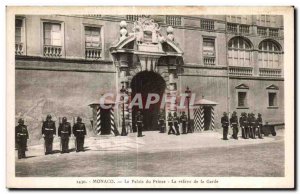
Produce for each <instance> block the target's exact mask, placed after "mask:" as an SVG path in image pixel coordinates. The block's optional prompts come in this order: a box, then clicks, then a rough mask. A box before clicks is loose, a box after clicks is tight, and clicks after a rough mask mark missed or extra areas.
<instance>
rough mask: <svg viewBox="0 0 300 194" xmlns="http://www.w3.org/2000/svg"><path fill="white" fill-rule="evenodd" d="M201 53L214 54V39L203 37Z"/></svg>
mask: <svg viewBox="0 0 300 194" xmlns="http://www.w3.org/2000/svg"><path fill="white" fill-rule="evenodd" d="M203 55H205V56H215V39H211V38H204V39H203Z"/></svg>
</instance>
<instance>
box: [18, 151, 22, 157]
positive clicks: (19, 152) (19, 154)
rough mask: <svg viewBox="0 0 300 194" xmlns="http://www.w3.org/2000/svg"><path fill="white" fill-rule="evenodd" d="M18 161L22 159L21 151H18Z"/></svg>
mask: <svg viewBox="0 0 300 194" xmlns="http://www.w3.org/2000/svg"><path fill="white" fill-rule="evenodd" d="M18 159H22V153H21V150H20V149H18Z"/></svg>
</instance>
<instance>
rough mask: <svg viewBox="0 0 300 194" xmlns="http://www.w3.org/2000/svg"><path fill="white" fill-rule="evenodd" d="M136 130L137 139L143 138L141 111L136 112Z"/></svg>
mask: <svg viewBox="0 0 300 194" xmlns="http://www.w3.org/2000/svg"><path fill="white" fill-rule="evenodd" d="M136 128H137V132H138V135H137V136H138V137H143V115H142V114H141V111H138V112H137V115H136Z"/></svg>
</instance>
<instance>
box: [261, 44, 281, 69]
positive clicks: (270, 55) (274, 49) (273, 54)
mask: <svg viewBox="0 0 300 194" xmlns="http://www.w3.org/2000/svg"><path fill="white" fill-rule="evenodd" d="M258 49H259V53H258V62H259V67H262V68H279V67H280V64H279V58H280V53H281V50H280V47H279V45H278V44H277V43H275V42H274V41H271V40H265V41H262V42H261V43H260V44H259V46H258Z"/></svg>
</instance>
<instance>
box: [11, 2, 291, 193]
mask: <svg viewBox="0 0 300 194" xmlns="http://www.w3.org/2000/svg"><path fill="white" fill-rule="evenodd" d="M31 8H32V9H33V11H31V10H30V7H27V8H25V7H23V8H22V7H8V8H7V25H8V27H7V32H8V33H7V34H8V36H9V38H10V39H9V40H11V41H9V43H8V44H7V45H8V47H7V50H8V51H9V56H10V58H9V59H11V60H8V63H7V66H9V67H7V69H8V72H7V77H9V78H8V82H7V84H8V85H7V87H8V88H9V91H8V94H10V97H8V98H10V100H9V101H10V102H9V105H11V107H12V109H11V110H9V111H8V110H7V111H8V112H7V113H8V114H9V115H11V117H9V119H10V120H9V124H8V125H7V133H8V136H7V141H8V146H7V152H8V155H7V160H8V161H10V162H9V164H8V165H9V166H8V170H7V176H8V179H9V180H8V185H7V186H8V187H12V188H27V187H29V188H69V187H71V188H112V187H113V188H174V187H175V188H180V187H181V188H201V187H204V188H227V187H229V188H244V187H246V188H248V187H249V188H275V187H282V188H293V187H294V182H293V180H294V159H293V158H294V151H293V150H294V126H293V124H294V120H293V117H294V113H293V103H294V101H293V99H294V94H293V92H294V89H293V84H294V83H293V82H294V79H293V75H294V72H293V68H294V63H293V57H294V53H293V41H292V42H291V41H290V40H291V39H292V40H293V30H294V28H293V7H277V8H275V7H274V8H272V7H265V9H267V11H264V8H258V9H253V8H245V7H244V8H241V9H240V10H239V9H237V10H236V13H235V12H232V11H231V10H233V9H234V8H231V9H230V8H225V7H223V9H222V10H223V11H220V10H218V9H217V8H216V9H214V8H205V9H204V8H203V7H194V8H193V7H192V8H191V10H189V9H188V8H187V7H166V8H165V9H164V8H163V7H152V8H149V9H147V8H145V9H141V8H140V9H134V7H124V8H123V9H122V8H120V7H119V9H118V8H115V10H114V9H112V10H110V9H109V8H108V7H106V8H105V7H98V9H96V11H95V9H92V8H86V7H85V8H84V7H82V10H80V9H81V8H80V7H77V8H74V9H72V8H64V7H60V8H58V7H54V8H53V9H51V8H47V9H46V8H45V9H44V8H43V9H40V8H38V9H40V10H38V9H37V8H36V7H35V8H34V7H31ZM56 8H57V9H56ZM210 9H211V10H210ZM34 10H36V12H34ZM118 10H120V11H118ZM153 10H154V11H153ZM224 10H225V11H224ZM253 10H256V11H253ZM49 11H50V12H49ZM52 11H53V12H52ZM95 12H96V14H95ZM130 14H131V15H130ZM287 29H288V30H287ZM287 43H288V44H290V45H291V46H287ZM10 76H11V77H10ZM287 91H289V92H287ZM288 108H289V109H288ZM287 110H289V111H287ZM287 118H289V119H288V120H287ZM291 119H292V120H291ZM291 164H292V165H291ZM226 178H229V179H228V180H227V182H228V181H230V180H231V178H232V180H237V181H240V182H241V183H239V182H236V184H234V183H232V184H226V182H224V179H226ZM247 178H249V181H248V183H245V184H243V182H247V180H248V179H247ZM48 179H49V180H51V181H55V183H53V185H52V184H50V183H51V181H50V182H49V183H48V184H47V180H48ZM22 180H24V181H23V182H22ZM64 180H66V183H70V184H69V185H67V184H65V185H64V184H63V183H62V182H64ZM267 180H269V181H267ZM270 180H274V182H273V183H272V181H270ZM27 181H28V182H27ZM259 181H261V184H258V182H259ZM277 181H278V182H280V183H281V184H276V183H278V182H277ZM26 182H27V183H26ZM60 182H61V183H60ZM253 182H256V183H257V184H254V185H250V183H253Z"/></svg>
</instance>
